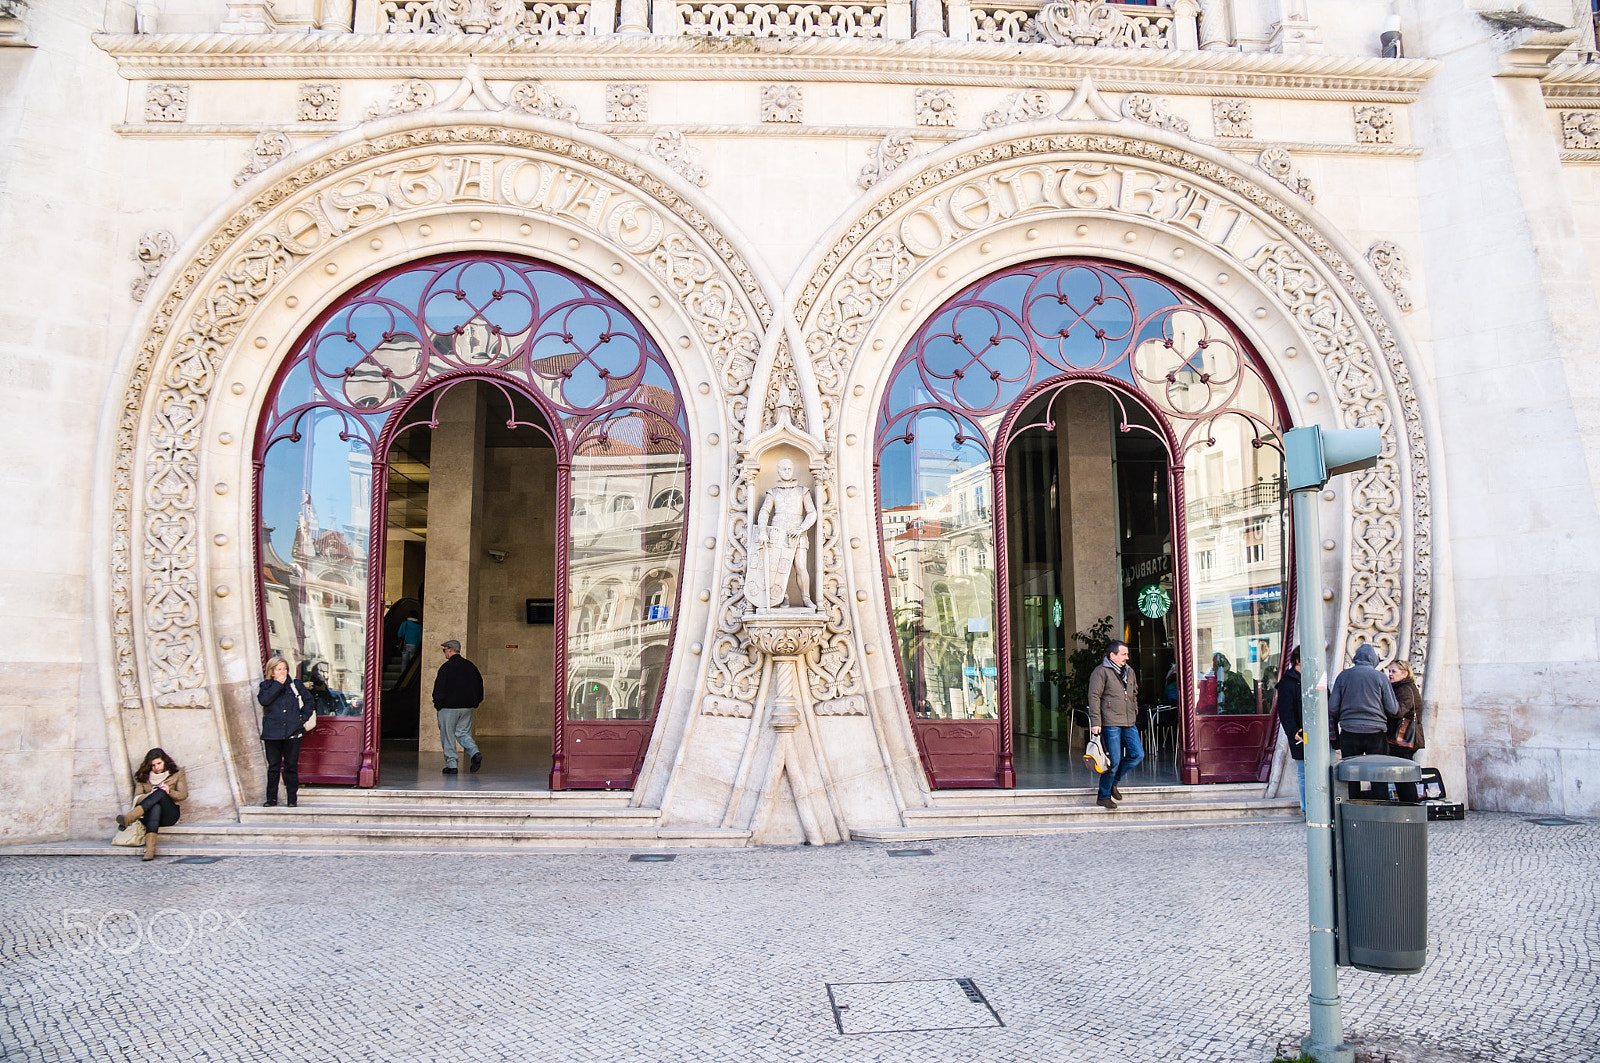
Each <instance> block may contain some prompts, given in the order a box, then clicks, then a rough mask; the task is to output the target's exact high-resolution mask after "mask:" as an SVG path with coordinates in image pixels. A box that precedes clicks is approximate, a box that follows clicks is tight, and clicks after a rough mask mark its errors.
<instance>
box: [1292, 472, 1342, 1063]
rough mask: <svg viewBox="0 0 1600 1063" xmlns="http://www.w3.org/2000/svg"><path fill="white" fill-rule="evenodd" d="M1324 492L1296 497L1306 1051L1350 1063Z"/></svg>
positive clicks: (1327, 1061) (1332, 1062)
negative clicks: (1307, 930)
mask: <svg viewBox="0 0 1600 1063" xmlns="http://www.w3.org/2000/svg"><path fill="white" fill-rule="evenodd" d="M1317 490H1318V489H1317V488H1315V487H1313V488H1309V489H1307V490H1303V491H1295V492H1293V494H1292V495H1291V496H1290V497H1291V498H1292V499H1293V505H1294V558H1295V561H1294V564H1295V577H1296V579H1295V582H1296V583H1297V585H1298V595H1299V608H1298V610H1297V611H1298V612H1299V617H1298V621H1299V628H1300V689H1301V695H1300V711H1301V717H1302V723H1303V733H1304V735H1305V756H1306V887H1307V889H1306V895H1307V901H1308V902H1309V907H1310V914H1311V995H1310V1001H1311V1036H1309V1037H1306V1038H1304V1039H1303V1040H1302V1041H1301V1042H1300V1051H1301V1052H1303V1053H1304V1054H1306V1055H1308V1056H1310V1057H1311V1058H1312V1059H1314V1060H1316V1061H1317V1063H1351V1061H1352V1060H1354V1059H1355V1051H1354V1050H1353V1049H1352V1048H1351V1047H1350V1046H1349V1045H1347V1044H1345V1043H1344V1020H1343V1018H1342V1016H1341V1013H1340V1004H1339V973H1338V971H1337V969H1336V968H1335V960H1336V955H1337V949H1336V948H1335V940H1334V926H1333V792H1332V790H1331V789H1330V788H1329V786H1330V784H1329V779H1330V778H1331V776H1332V772H1330V771H1329V770H1328V769H1329V766H1330V762H1331V761H1332V759H1333V758H1332V756H1331V754H1330V753H1329V751H1328V672H1327V666H1326V665H1325V664H1324V660H1325V656H1326V653H1327V651H1326V650H1325V649H1324V643H1325V641H1326V636H1325V635H1324V634H1323V624H1322V564H1321V559H1320V557H1319V556H1318V555H1319V554H1321V552H1322V551H1321V550H1319V549H1318V540H1319V539H1321V537H1322V533H1321V528H1320V524H1319V521H1318V519H1317Z"/></svg>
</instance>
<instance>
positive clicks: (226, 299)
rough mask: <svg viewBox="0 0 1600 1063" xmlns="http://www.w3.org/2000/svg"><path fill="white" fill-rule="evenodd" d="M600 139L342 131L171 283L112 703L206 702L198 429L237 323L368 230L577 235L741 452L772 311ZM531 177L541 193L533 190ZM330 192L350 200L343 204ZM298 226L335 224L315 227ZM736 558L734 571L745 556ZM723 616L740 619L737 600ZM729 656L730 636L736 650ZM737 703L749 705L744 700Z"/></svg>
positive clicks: (116, 483) (117, 495)
mask: <svg viewBox="0 0 1600 1063" xmlns="http://www.w3.org/2000/svg"><path fill="white" fill-rule="evenodd" d="M590 140H592V141H593V143H590ZM601 143H602V141H601V140H600V138H598V137H594V138H589V139H583V138H579V139H573V138H569V137H563V136H557V135H553V134H549V133H544V132H540V131H537V130H533V129H527V128H520V127H518V126H516V125H515V124H514V123H508V122H506V121H505V120H504V119H496V121H495V123H494V124H486V123H482V122H479V121H476V120H475V119H474V118H473V116H472V115H471V114H461V115H459V116H455V115H452V116H450V117H449V120H448V121H444V120H441V119H432V120H426V121H424V122H421V123H419V124H417V125H416V126H414V127H412V128H406V129H400V130H392V131H388V132H382V131H380V132H379V133H378V134H376V135H373V134H370V133H365V134H358V135H348V136H345V137H342V138H339V139H337V140H335V141H333V142H331V146H330V147H329V149H328V150H327V151H326V152H325V153H324V154H322V155H321V156H319V157H317V158H316V159H314V160H311V161H309V162H307V163H306V164H305V165H303V166H301V167H299V168H298V169H296V170H294V171H293V172H291V173H288V174H286V175H285V176H284V177H283V178H282V179H280V180H279V181H278V182H277V183H275V184H273V185H271V186H269V187H267V188H264V189H263V190H262V191H261V192H260V193H258V194H257V195H255V196H254V197H252V198H251V199H250V200H249V201H248V202H247V203H246V204H245V205H243V206H241V207H240V208H239V209H238V210H237V211H236V212H235V213H234V215H233V216H232V217H231V218H229V219H228V220H226V221H225V222H223V223H222V225H221V226H220V227H219V228H218V229H217V231H216V234H215V235H214V236H213V237H212V238H211V239H210V240H208V241H207V242H206V244H205V245H204V246H203V247H202V248H201V249H200V251H199V252H198V253H197V257H196V259H195V260H194V261H192V262H190V263H188V264H186V265H185V268H184V269H183V270H181V271H178V272H176V273H174V274H173V275H174V277H175V278H176V279H175V280H174V281H173V284H172V286H171V288H169V289H168V290H167V291H166V292H165V293H164V294H163V295H162V298H161V303H160V307H159V309H158V310H157V311H154V312H152V314H151V316H150V317H149V322H150V323H149V326H148V328H149V331H148V332H147V334H146V335H145V336H144V338H143V340H142V342H141V343H140V346H139V348H138V349H137V351H136V352H135V360H134V366H133V369H132V371H131V375H130V377H129V380H128V384H127V389H126V392H125V395H124V399H123V402H122V407H121V408H122V417H121V419H120V421H119V424H118V428H117V433H116V452H115V457H114V464H113V474H112V475H113V492H112V501H111V530H112V536H111V558H110V570H111V574H112V579H111V603H110V604H111V615H112V617H113V620H112V623H113V641H114V645H115V647H116V671H117V696H118V700H119V702H120V703H121V704H122V705H124V706H127V707H139V706H141V705H143V704H146V699H147V698H148V703H149V704H153V705H156V706H188V705H195V706H203V705H207V704H211V703H212V698H213V695H212V694H211V693H210V684H211V682H212V677H211V673H210V669H209V665H208V664H207V651H206V649H205V647H206V645H207V639H206V638H204V637H203V633H202V631H201V602H202V600H203V599H204V598H205V595H204V593H203V591H202V587H203V585H204V581H203V578H202V574H201V573H202V570H201V560H200V544H199V530H198V524H199V519H200V505H201V495H202V489H201V483H200V475H201V474H200V449H201V446H202V440H201V427H202V425H203V424H204V423H205V421H206V418H207V416H208V409H209V407H210V404H211V402H212V392H213V389H214V388H215V387H216V386H217V384H218V381H219V374H220V372H221V370H222V367H223V365H224V364H225V363H226V362H227V361H228V359H229V358H230V356H232V354H233V351H234V348H235V345H236V344H238V343H239V341H240V339H241V338H242V331H243V328H244V326H245V323H246V321H248V320H249V319H250V317H251V316H252V315H253V314H254V313H255V312H256V311H257V309H258V308H259V307H260V306H261V305H262V304H263V302H265V301H267V300H268V299H269V298H271V297H273V295H274V293H275V291H276V290H277V289H278V286H279V285H280V284H282V283H283V282H284V281H285V279H286V278H288V277H290V276H292V275H293V274H294V273H295V271H296V270H297V269H299V268H301V267H302V266H303V265H304V264H305V263H306V261H307V259H308V258H311V257H313V256H317V255H321V254H324V253H325V252H326V250H327V249H328V248H329V247H330V246H332V245H334V244H335V242H341V241H342V242H347V243H348V246H351V247H356V246H364V245H365V244H366V243H367V238H366V233H367V232H368V231H370V230H372V229H374V228H381V227H384V226H388V225H391V224H393V223H395V222H396V221H398V220H400V219H403V218H405V217H407V216H412V217H415V216H417V215H422V216H425V217H426V216H430V215H431V214H433V213H434V212H439V211H447V210H448V208H449V206H450V204H451V203H455V202H462V201H470V202H473V203H476V204H480V208H479V209H482V210H485V211H491V212H493V211H502V212H505V213H507V214H508V215H509V216H511V217H517V216H524V217H526V216H528V215H530V214H532V215H538V214H543V215H545V216H547V217H549V218H550V219H552V220H558V221H560V223H561V224H565V225H572V226H578V227H585V228H587V230H588V231H590V232H592V234H593V240H594V241H595V242H596V243H597V244H599V245H601V246H605V247H607V248H608V249H607V250H606V251H605V252H604V254H606V255H610V256H621V257H622V259H624V260H626V261H629V262H632V263H634V264H635V265H636V267H637V268H638V269H640V270H641V271H644V272H645V273H647V274H650V275H653V276H654V277H655V278H656V279H657V283H659V284H660V285H661V288H662V290H663V291H667V292H671V293H672V295H673V297H675V298H676V299H677V300H678V302H679V304H680V306H681V310H682V312H683V314H685V315H686V316H687V318H688V319H689V321H690V322H692V325H693V328H694V329H695V331H696V334H697V335H698V336H699V338H700V342H701V344H702V345H703V346H702V348H701V349H702V350H704V351H705V352H706V356H707V358H708V359H709V361H710V365H709V366H708V368H712V369H714V371H715V372H716V373H717V374H718V375H719V380H720V381H721V386H722V393H723V394H724V396H725V404H724V431H726V432H727V433H728V435H729V437H730V442H732V443H734V444H736V445H737V443H738V442H739V441H740V440H741V439H742V424H743V416H744V408H745V398H744V394H745V392H746V391H747V390H748V387H749V377H750V373H751V371H752V370H753V368H754V365H755V357H756V353H757V351H758V350H759V349H760V338H761V332H762V331H763V330H764V329H765V328H766V326H767V324H768V322H770V320H771V317H772V307H771V303H770V302H769V300H768V299H767V297H766V295H765V294H764V289H763V288H762V286H761V284H760V283H759V282H758V280H757V279H756V277H755V275H754V274H753V273H752V271H751V269H750V267H749V266H748V264H747V263H746V262H745V261H744V260H743V258H742V257H741V256H740V254H739V253H738V252H737V251H736V250H735V249H734V247H733V246H732V245H731V244H730V242H729V240H728V238H727V237H725V236H723V235H722V234H721V233H720V232H719V231H718V230H717V229H716V228H715V227H714V225H713V224H712V222H711V221H709V220H708V218H707V217H706V215H705V213H704V211H703V210H702V209H701V208H700V207H699V205H698V204H694V203H690V202H687V201H685V200H684V199H683V197H682V196H681V195H680V194H679V193H678V192H677V191H676V190H675V189H674V188H672V187H669V186H667V185H666V184H665V183H663V182H662V181H660V180H658V179H657V178H655V177H653V176H652V175H651V174H650V173H649V172H647V171H644V170H641V169H640V167H639V165H638V163H637V161H635V160H633V159H626V160H625V159H623V158H620V157H618V156H616V155H614V154H612V153H610V152H609V151H607V150H605V149H604V148H602V147H600V146H599V145H600V144H601ZM397 164H398V165H400V166H402V167H404V172H405V173H406V175H407V180H406V181H405V182H404V183H403V184H401V183H398V182H397V181H396V179H395V177H394V175H395V174H396V172H397V171H396V169H395V167H396V165H397ZM540 170H543V172H544V173H545V174H546V176H547V177H548V178H549V181H548V182H542V181H540V180H533V181H531V182H530V181H529V180H528V175H530V174H535V173H538V172H539V171H540ZM334 187H337V188H339V189H341V190H342V193H341V195H348V196H354V197H356V198H355V199H352V200H350V201H349V205H347V206H344V207H340V206H335V205H334V204H335V202H336V201H337V200H338V199H339V198H340V197H332V196H329V194H328V193H329V189H331V188H334ZM463 197H464V198H463ZM330 211H331V212H332V213H331V214H330V213H328V212H330ZM307 218H315V219H326V220H327V221H328V226H327V227H326V228H324V227H322V226H321V225H320V224H316V225H310V226H309V227H307V226H305V225H304V219H307ZM418 253H419V254H421V253H426V252H425V250H423V249H418ZM222 489H223V486H222V485H221V484H220V483H219V490H222ZM204 493H205V494H208V495H209V493H210V492H209V490H207V491H206V492H204ZM243 495H244V496H247V495H248V492H247V491H246V492H243ZM245 504H247V503H245ZM727 525H728V527H727V529H726V533H727V534H730V535H731V534H732V533H739V534H742V531H743V529H742V527H739V526H738V524H737V522H735V521H734V520H733V519H732V518H731V517H730V518H728V519H727ZM728 553H729V554H730V555H732V556H731V560H732V561H734V562H736V563H738V564H739V566H740V567H739V569H737V570H736V571H742V560H743V559H742V556H740V555H741V554H742V550H732V549H730V550H729V551H728ZM724 586H725V587H726V588H728V589H730V590H731V591H733V592H737V589H738V587H739V586H740V582H739V581H737V580H735V579H733V578H732V577H731V576H730V577H729V578H728V579H727V580H726V581H725V584H724ZM136 587H137V588H138V590H137V593H138V595H139V599H138V602H137V603H136V602H135V600H134V595H135V593H136V590H135V588H136ZM724 606H725V608H726V607H732V608H734V609H738V610H739V611H740V612H742V603H741V602H740V601H739V600H738V598H737V594H736V593H733V594H730V597H729V601H728V602H725V603H724ZM739 649H740V641H739V640H738V639H734V640H733V649H732V652H733V653H738V652H739ZM722 652H723V654H724V656H727V655H728V653H729V649H728V647H727V646H723V647H722ZM757 660H759V658H757ZM713 674H715V669H713ZM739 700H745V701H749V702H753V701H754V691H751V692H750V695H749V696H748V697H746V698H743V699H739Z"/></svg>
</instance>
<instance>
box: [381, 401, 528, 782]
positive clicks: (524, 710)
mask: <svg viewBox="0 0 1600 1063" xmlns="http://www.w3.org/2000/svg"><path fill="white" fill-rule="evenodd" d="M387 458H388V460H387V469H388V495H387V509H386V514H385V517H386V520H385V539H386V551H385V555H384V573H383V587H384V616H385V621H384V639H383V646H382V661H383V678H382V690H383V755H382V760H381V763H382V779H381V785H382V786H384V787H385V788H398V789H459V790H506V789H513V790H538V789H546V788H548V786H549V775H550V762H551V747H552V729H553V724H552V698H553V694H554V690H555V675H554V669H555V624H554V611H553V604H552V603H553V601H554V598H555V580H556V571H555V569H556V556H557V549H556V537H557V527H556V510H557V496H558V485H557V478H556V475H557V469H556V452H555V448H554V446H553V444H552V443H551V440H550V429H549V427H548V426H547V424H546V422H545V419H544V417H543V416H542V415H541V413H540V412H539V410H538V408H537V407H536V406H535V405H534V403H533V402H532V401H531V400H530V399H528V398H527V397H526V396H524V395H522V394H521V393H519V392H516V391H512V390H510V389H507V388H503V387H500V386H497V385H494V384H490V383H487V382H484V381H467V382H463V383H458V384H455V385H454V386H451V387H449V388H448V389H447V390H442V391H440V392H436V393H435V394H434V395H427V396H424V397H423V398H422V399H421V401H419V402H417V403H416V404H415V405H413V406H412V407H411V409H410V410H409V411H407V413H406V414H405V416H404V417H403V418H402V420H401V421H400V424H399V425H398V427H397V430H396V431H395V433H394V434H393V436H392V442H391V443H390V445H389V450H388V455H387ZM530 603H532V604H530ZM446 639H456V640H458V641H460V642H461V643H462V651H463V654H464V655H465V656H467V657H468V658H469V659H470V660H472V661H473V663H474V664H476V665H477V667H478V670H479V671H480V672H481V673H482V675H483V685H484V700H483V704H482V705H480V706H479V707H478V709H477V711H476V713H475V714H474V720H473V735H474V737H475V739H476V740H477V743H478V746H479V748H480V750H481V751H482V753H483V767H482V770H481V771H479V772H476V773H474V772H471V771H468V770H466V758H462V761H461V765H462V770H461V771H460V772H459V773H458V774H456V775H448V776H447V775H443V774H442V772H441V767H442V764H443V754H442V752H441V745H440V737H439V732H438V730H437V725H436V721H435V716H434V711H433V701H432V696H431V694H432V689H433V682H434V677H435V675H436V674H437V672H438V668H439V665H440V663H441V662H442V660H443V656H442V652H441V651H440V649H439V644H440V643H441V642H443V641H444V640H446Z"/></svg>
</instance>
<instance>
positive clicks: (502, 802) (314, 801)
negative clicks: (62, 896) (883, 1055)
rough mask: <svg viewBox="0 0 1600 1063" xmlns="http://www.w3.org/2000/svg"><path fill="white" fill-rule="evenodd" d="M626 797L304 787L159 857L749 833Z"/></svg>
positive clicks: (631, 845)
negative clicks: (667, 823) (670, 823)
mask: <svg viewBox="0 0 1600 1063" xmlns="http://www.w3.org/2000/svg"><path fill="white" fill-rule="evenodd" d="M631 796H632V795H631V794H627V793H609V792H605V791H595V790H567V791H562V792H550V791H512V790H508V791H492V790H491V791H485V790H478V791H466V792H463V791H460V790H384V789H370V790H361V789H354V788H351V789H344V788H336V787H317V786H303V787H301V788H300V798H299V805H298V807H295V808H288V807H286V806H284V805H279V806H277V807H275V808H261V807H259V806H246V807H244V808H242V809H240V811H239V822H237V823H232V822H216V823H203V822H196V823H191V822H189V821H187V820H185V821H183V822H180V823H178V824H177V825H175V826H172V827H168V828H166V829H165V830H163V831H162V832H161V848H160V852H161V855H163V856H226V855H243V854H247V853H248V854H259V855H268V854H288V855H302V856H309V855H338V854H355V853H364V854H374V853H412V854H427V853H501V854H503V853H507V852H521V851H528V852H539V851H566V852H570V851H575V850H593V849H612V850H616V849H623V850H658V849H677V848H685V847H707V846H714V847H723V848H727V847H742V846H745V845H747V844H749V840H750V832H749V831H739V830H720V829H710V830H704V829H678V828H670V827H663V826H661V811H660V809H654V808H630V807H629V805H628V802H629V800H630V799H631ZM137 852H139V850H136V849H126V848H116V847H113V846H108V845H97V844H95V843H84V842H76V843H73V842H63V843H52V844H48V845H33V846H13V847H9V848H4V849H0V855H16V856H23V855H44V854H61V855H104V854H109V855H117V854H121V853H128V854H130V855H131V854H136V853H137Z"/></svg>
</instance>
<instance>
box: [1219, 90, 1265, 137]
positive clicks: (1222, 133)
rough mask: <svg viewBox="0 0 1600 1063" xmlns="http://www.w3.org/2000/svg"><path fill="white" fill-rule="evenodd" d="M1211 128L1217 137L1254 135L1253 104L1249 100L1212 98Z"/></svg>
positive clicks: (1254, 117)
mask: <svg viewBox="0 0 1600 1063" xmlns="http://www.w3.org/2000/svg"><path fill="white" fill-rule="evenodd" d="M1211 128H1212V130H1213V131H1214V132H1215V133H1216V135H1217V136H1219V137H1239V138H1242V139H1246V140H1248V139H1249V138H1251V137H1253V136H1255V135H1256V114H1255V105H1254V104H1253V103H1251V102H1250V101H1249V100H1212V101H1211Z"/></svg>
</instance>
